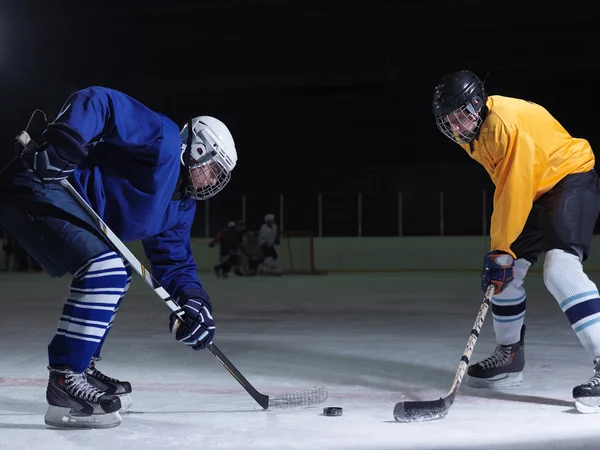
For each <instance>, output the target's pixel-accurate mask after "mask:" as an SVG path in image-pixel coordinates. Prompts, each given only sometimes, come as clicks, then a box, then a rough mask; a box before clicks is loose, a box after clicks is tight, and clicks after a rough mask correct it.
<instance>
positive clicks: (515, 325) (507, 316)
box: [492, 258, 531, 345]
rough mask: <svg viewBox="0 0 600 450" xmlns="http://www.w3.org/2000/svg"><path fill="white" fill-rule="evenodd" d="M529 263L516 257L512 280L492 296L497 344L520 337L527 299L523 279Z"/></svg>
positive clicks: (509, 342) (515, 341)
mask: <svg viewBox="0 0 600 450" xmlns="http://www.w3.org/2000/svg"><path fill="white" fill-rule="evenodd" d="M530 265H531V264H530V262H529V261H527V260H526V259H522V258H521V259H517V260H516V261H515V267H514V280H513V281H512V282H511V283H510V284H509V285H508V287H507V288H506V289H504V291H502V293H500V294H498V295H494V296H493V297H492V317H493V319H494V332H495V333H496V343H497V344H500V345H510V344H515V343H517V342H519V340H520V339H521V327H522V326H523V322H524V321H525V305H526V299H527V296H526V294H525V288H524V287H523V280H524V279H525V275H527V271H528V270H529V266H530Z"/></svg>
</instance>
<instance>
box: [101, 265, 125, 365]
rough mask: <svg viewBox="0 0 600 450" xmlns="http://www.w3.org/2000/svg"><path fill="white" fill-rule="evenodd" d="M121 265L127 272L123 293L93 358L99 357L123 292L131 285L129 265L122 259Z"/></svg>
mask: <svg viewBox="0 0 600 450" xmlns="http://www.w3.org/2000/svg"><path fill="white" fill-rule="evenodd" d="M123 265H124V266H125V271H126V272H127V284H125V289H124V290H123V294H122V295H121V298H119V301H118V302H117V306H115V310H114V312H113V314H112V317H111V318H110V322H108V327H107V328H106V332H105V333H104V336H103V337H102V340H101V341H100V343H99V344H98V347H97V348H96V351H95V352H94V358H98V359H100V353H101V352H102V346H103V345H104V342H105V341H106V337H107V336H108V332H109V331H110V327H112V324H113V322H114V321H115V317H117V312H119V307H120V306H121V302H122V301H123V298H124V297H125V294H127V291H128V290H129V286H131V274H132V272H131V265H130V264H129V263H128V262H127V261H123Z"/></svg>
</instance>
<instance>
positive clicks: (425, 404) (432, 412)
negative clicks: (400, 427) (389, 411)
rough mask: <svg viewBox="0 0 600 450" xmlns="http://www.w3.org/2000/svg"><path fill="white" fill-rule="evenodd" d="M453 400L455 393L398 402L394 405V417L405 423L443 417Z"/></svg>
mask: <svg viewBox="0 0 600 450" xmlns="http://www.w3.org/2000/svg"><path fill="white" fill-rule="evenodd" d="M453 402H454V394H450V395H449V396H447V397H444V398H440V399H439V400H426V401H408V402H398V403H396V406H394V419H396V421H398V422H404V423H408V422H425V421H427V420H436V419H441V418H442V417H445V416H446V414H448V409H449V408H450V406H452V403H453Z"/></svg>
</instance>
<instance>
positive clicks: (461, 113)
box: [435, 103, 482, 144]
mask: <svg viewBox="0 0 600 450" xmlns="http://www.w3.org/2000/svg"><path fill="white" fill-rule="evenodd" d="M480 109H481V108H479V109H475V107H474V106H473V104H472V103H467V104H466V105H462V106H460V107H459V108H458V109H455V110H454V111H452V112H451V113H450V114H446V115H445V116H441V117H436V119H435V122H436V125H437V127H438V129H439V130H440V131H441V132H442V133H443V134H444V136H446V137H448V138H450V139H452V140H453V141H454V142H456V143H458V144H468V143H470V142H473V140H474V139H475V138H476V137H477V133H478V132H479V128H480V127H481V123H482V119H481V116H480V115H479V110H480Z"/></svg>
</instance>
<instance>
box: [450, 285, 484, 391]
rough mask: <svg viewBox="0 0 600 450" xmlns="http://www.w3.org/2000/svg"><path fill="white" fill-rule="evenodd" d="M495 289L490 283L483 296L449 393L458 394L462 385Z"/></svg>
mask: <svg viewBox="0 0 600 450" xmlns="http://www.w3.org/2000/svg"><path fill="white" fill-rule="evenodd" d="M494 289H495V287H494V285H493V284H490V285H489V286H488V288H487V290H486V291H485V296H484V298H483V301H482V302H481V305H480V306H479V311H478V312H477V317H476V318H475V323H474V324H473V328H472V329H471V334H469V339H468V340H467V346H466V347H465V351H464V352H463V355H462V357H461V358H460V363H459V364H458V369H457V371H456V375H454V381H453V382H452V386H451V387H450V390H449V391H448V395H452V394H456V392H457V391H458V388H459V387H460V383H461V382H462V379H463V377H464V376H465V372H466V371H467V368H468V367H469V362H470V360H471V355H472V354H473V350H474V349H475V344H476V343H477V339H478V338H479V332H480V331H481V327H483V322H484V321H485V316H486V315H487V312H488V309H489V308H490V304H491V302H492V297H493V296H494Z"/></svg>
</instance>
